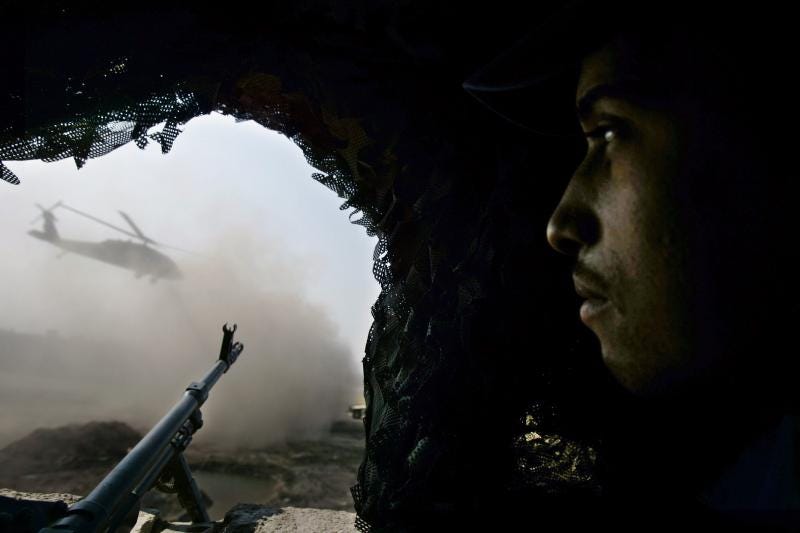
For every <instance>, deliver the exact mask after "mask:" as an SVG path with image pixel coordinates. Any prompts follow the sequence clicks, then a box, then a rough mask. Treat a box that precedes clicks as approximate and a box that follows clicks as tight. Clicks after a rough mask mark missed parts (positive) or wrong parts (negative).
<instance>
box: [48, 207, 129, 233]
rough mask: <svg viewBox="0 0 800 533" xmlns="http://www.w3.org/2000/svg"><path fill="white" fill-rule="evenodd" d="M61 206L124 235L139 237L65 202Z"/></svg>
mask: <svg viewBox="0 0 800 533" xmlns="http://www.w3.org/2000/svg"><path fill="white" fill-rule="evenodd" d="M61 207H63V208H64V209H66V210H68V211H72V212H73V213H75V214H77V215H81V216H82V217H86V218H88V219H89V220H93V221H95V222H97V223H98V224H102V225H103V226H106V227H109V228H111V229H115V230H117V231H119V232H120V233H124V234H125V235H128V236H130V237H136V238H137V239H138V238H140V237H139V236H138V235H136V234H135V233H131V232H130V231H128V230H126V229H124V228H120V227H119V226H115V225H114V224H111V223H110V222H106V221H105V220H101V219H99V218H97V217H95V216H92V215H90V214H89V213H84V212H83V211H80V210H78V209H75V208H74V207H70V206H68V205H66V204H61Z"/></svg>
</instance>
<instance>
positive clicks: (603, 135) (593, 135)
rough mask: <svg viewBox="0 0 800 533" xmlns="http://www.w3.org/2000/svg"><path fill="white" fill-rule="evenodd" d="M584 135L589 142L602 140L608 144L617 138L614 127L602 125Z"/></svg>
mask: <svg viewBox="0 0 800 533" xmlns="http://www.w3.org/2000/svg"><path fill="white" fill-rule="evenodd" d="M584 135H585V136H586V138H587V139H590V140H603V141H605V142H606V143H610V142H611V141H613V140H615V139H616V138H617V137H618V131H617V128H616V126H610V125H603V126H598V127H596V128H595V129H593V130H591V131H587V132H586V133H585V134H584Z"/></svg>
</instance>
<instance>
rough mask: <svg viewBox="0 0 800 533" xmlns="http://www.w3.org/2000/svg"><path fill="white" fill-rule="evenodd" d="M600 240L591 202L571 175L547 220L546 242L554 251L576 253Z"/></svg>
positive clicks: (598, 223)
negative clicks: (556, 205) (559, 199)
mask: <svg viewBox="0 0 800 533" xmlns="http://www.w3.org/2000/svg"><path fill="white" fill-rule="evenodd" d="M599 239H600V222H599V220H598V217H597V215H596V213H595V211H594V210H593V209H592V207H591V201H590V199H589V198H588V195H587V194H586V191H583V190H582V189H581V188H580V185H579V182H578V181H577V180H576V179H575V177H573V179H572V180H571V181H570V183H569V185H568V186H567V190H566V191H565V192H564V195H563V196H562V197H561V201H560V202H559V204H558V207H556V210H555V211H554V212H553V214H552V216H551V217H550V220H549V221H548V222H547V242H549V243H550V246H551V247H552V248H553V249H554V250H556V251H557V252H561V253H562V254H567V255H573V256H577V255H578V253H579V252H580V250H581V248H583V247H584V246H587V247H588V246H591V245H593V244H595V243H596V242H597V241H598V240H599Z"/></svg>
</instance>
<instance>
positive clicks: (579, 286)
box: [572, 276, 610, 325]
mask: <svg viewBox="0 0 800 533" xmlns="http://www.w3.org/2000/svg"><path fill="white" fill-rule="evenodd" d="M572 281H573V282H574V283H575V292H577V293H578V296H580V297H581V298H583V299H584V300H585V301H584V302H583V304H582V305H581V311H580V315H581V321H583V323H584V324H586V325H589V323H590V322H592V321H594V319H595V318H596V317H597V316H598V315H599V314H600V313H602V312H603V311H605V310H606V309H608V307H609V306H610V302H609V300H608V298H607V297H606V296H605V294H603V292H601V290H600V289H598V288H597V287H596V286H594V285H591V284H589V283H588V282H586V280H584V279H581V278H579V277H578V276H572Z"/></svg>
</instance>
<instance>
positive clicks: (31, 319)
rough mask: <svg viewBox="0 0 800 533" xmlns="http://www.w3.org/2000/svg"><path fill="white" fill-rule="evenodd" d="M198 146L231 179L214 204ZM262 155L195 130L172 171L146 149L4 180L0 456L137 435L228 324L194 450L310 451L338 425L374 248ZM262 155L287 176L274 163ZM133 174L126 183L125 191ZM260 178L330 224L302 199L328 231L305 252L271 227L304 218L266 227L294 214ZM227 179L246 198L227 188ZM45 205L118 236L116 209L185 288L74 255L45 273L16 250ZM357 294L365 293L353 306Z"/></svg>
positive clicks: (61, 220) (77, 227) (334, 207)
mask: <svg viewBox="0 0 800 533" xmlns="http://www.w3.org/2000/svg"><path fill="white" fill-rule="evenodd" d="M198 120H199V119H198ZM201 122H202V121H201ZM201 126H202V127H201ZM204 128H205V129H204ZM226 128H227V129H226ZM218 131H219V132H221V133H217V132H218ZM193 132H194V135H195V136H194V137H193V136H192V134H193ZM212 134H214V135H217V134H218V135H220V136H221V138H222V137H224V138H225V139H227V140H226V141H219V142H217V144H224V143H225V142H228V143H230V147H229V148H227V149H228V150H229V152H227V156H226V158H225V159H224V161H225V170H226V172H228V173H229V175H231V176H235V177H229V178H227V179H228V182H227V183H226V184H225V188H224V189H223V188H221V187H220V185H219V183H218V180H216V176H219V174H220V171H219V170H218V169H215V168H214V165H215V164H216V163H214V161H209V162H203V161H202V158H203V157H213V156H214V155H215V154H214V153H213V152H214V151H213V150H208V149H207V147H208V144H207V138H208V137H207V136H208V135H212ZM237 135H239V136H240V137H239V138H237ZM204 136H206V137H204ZM276 137H279V136H277V135H276V134H274V133H272V132H267V131H266V130H264V129H263V128H260V127H257V126H255V127H246V128H243V127H241V125H238V124H237V125H235V126H234V125H233V124H232V121H225V120H223V119H221V118H209V119H207V120H206V121H205V122H202V124H201V125H200V126H197V127H196V128H194V129H192V124H189V125H187V127H186V132H184V133H183V136H182V137H179V139H178V140H177V141H176V146H175V149H174V151H173V152H177V153H174V154H170V155H169V156H162V155H161V154H160V153H159V154H155V155H154V154H153V151H154V150H156V149H155V148H154V149H153V150H150V149H148V150H146V151H145V152H144V153H142V152H138V150H137V149H136V148H135V147H134V148H129V147H125V148H123V149H120V150H118V151H117V152H121V155H117V152H115V153H112V154H110V155H108V156H105V157H104V158H101V159H98V160H91V161H90V162H89V163H88V165H87V167H86V168H85V169H82V170H81V171H80V172H75V170H74V167H72V168H70V167H69V165H70V164H71V162H59V163H54V164H49V165H50V166H49V167H48V169H49V170H47V172H50V173H51V174H53V176H51V177H48V176H46V175H45V174H46V173H45V172H44V171H42V172H43V173H42V174H41V175H38V176H37V175H34V176H32V174H35V173H34V172H33V169H34V166H28V167H24V168H23V167H21V166H18V167H13V162H12V163H10V164H9V167H11V168H12V169H14V170H15V171H16V172H17V173H18V175H19V176H20V177H21V178H22V179H23V184H22V185H21V186H20V187H23V189H19V190H13V189H11V188H10V186H9V187H6V188H4V190H3V191H0V201H2V202H3V205H4V207H3V210H2V213H0V242H1V243H2V246H3V249H4V252H3V255H4V259H3V261H2V264H0V295H2V296H0V298H1V300H0V301H2V302H3V316H2V317H0V403H1V404H2V406H3V408H2V410H0V446H3V445H5V444H7V443H8V442H10V441H11V440H14V439H16V438H19V437H21V436H23V435H25V434H27V433H28V432H30V431H31V430H33V429H35V428H38V427H53V426H59V425H63V424H67V423H78V422H87V421H91V420H120V421H123V422H126V423H129V424H131V425H132V426H133V427H135V428H137V429H139V430H141V431H146V430H147V429H149V427H150V426H152V425H153V424H154V423H155V422H156V421H158V419H159V418H160V417H161V416H162V415H163V414H165V413H166V412H167V410H168V409H169V408H170V407H172V406H173V405H174V403H175V402H176V401H177V400H178V399H179V398H180V396H181V395H182V394H183V391H184V389H185V387H186V386H187V385H188V384H189V383H190V382H191V381H194V380H198V379H199V378H201V377H202V375H203V374H204V373H205V372H206V371H207V370H208V369H209V368H211V366H212V364H213V363H214V361H215V359H216V357H217V355H218V353H219V345H220V341H221V338H222V331H221V327H222V325H223V324H224V323H226V322H227V323H234V322H235V323H237V324H238V330H237V332H236V339H237V340H239V341H241V342H242V343H243V344H244V352H243V354H242V356H241V357H240V359H239V360H238V362H237V363H236V364H235V365H234V366H233V368H232V369H231V370H230V371H229V372H228V373H227V374H225V375H224V376H223V377H222V378H221V380H220V381H219V382H218V383H217V385H216V386H215V388H214V389H213V390H212V391H211V395H210V397H209V399H208V401H207V402H206V404H205V406H204V407H203V409H202V411H203V415H204V420H205V425H204V427H203V428H202V430H201V431H200V432H199V433H198V434H197V435H196V438H195V440H196V441H197V442H198V443H205V444H209V445H213V446H214V447H221V448H224V447H227V448H237V447H260V446H265V445H268V444H271V443H275V442H279V441H282V440H287V439H298V438H315V437H319V436H320V435H322V434H323V433H325V432H327V431H328V429H329V427H330V424H331V422H332V421H334V420H336V419H341V418H345V417H347V408H348V406H349V405H350V404H352V403H354V402H356V401H358V399H359V395H360V392H361V390H362V376H361V368H360V359H361V357H362V355H363V353H362V352H363V343H364V342H365V340H366V335H367V332H368V329H369V322H370V318H369V305H370V304H371V302H372V301H373V300H374V298H375V296H376V295H377V285H376V283H375V281H374V279H373V278H372V277H371V274H370V268H371V262H370V260H371V257H370V256H371V250H372V246H373V245H374V242H373V241H372V240H371V239H367V238H366V236H365V235H364V234H363V229H362V228H359V227H357V226H352V225H350V224H349V222H348V221H347V216H346V213H342V212H340V211H338V204H339V203H341V200H339V199H338V198H336V196H335V195H334V194H333V193H331V192H330V191H328V190H326V189H324V187H322V186H321V185H319V184H317V183H315V182H313V180H312V179H311V178H310V172H311V169H310V167H308V166H307V165H306V164H305V162H304V161H303V160H302V156H301V155H300V154H299V150H296V147H293V146H290V143H288V141H286V140H285V139H284V138H282V137H280V142H282V143H284V144H282V145H280V146H281V148H270V147H271V146H273V145H274V144H275V143H277V142H278V141H277V140H276V139H275V138H276ZM248 143H249V144H248ZM253 145H258V146H259V147H260V148H259V150H260V151H261V152H263V154H262V155H263V157H264V158H265V159H264V161H263V162H259V161H255V160H247V158H246V157H245V156H244V155H242V156H241V157H240V156H238V155H237V154H236V153H235V150H236V149H237V148H236V147H237V146H238V147H239V149H242V150H245V151H247V153H248V154H251V155H249V156H248V157H252V153H253V148H252V146H253ZM182 146H183V152H181V150H179V149H180V148H181V147H182ZM203 147H205V149H204V148H203ZM224 149H225V147H221V148H219V150H224ZM273 149H274V150H278V151H281V150H283V151H285V152H286V154H288V155H286V157H289V156H291V157H292V158H294V159H293V160H292V161H294V160H297V161H299V163H292V162H288V161H289V160H288V159H287V162H281V161H282V160H280V158H279V157H278V155H276V153H277V152H274V153H273V152H270V150H273ZM209 152H212V153H211V154H210V155H209ZM282 153H283V152H281V154H282ZM279 155H280V154H279ZM280 157H283V155H280ZM114 158H116V159H114ZM181 158H183V159H181ZM237 158H238V159H237ZM234 160H244V161H245V163H242V165H245V166H246V168H245V167H242V168H233V169H232V168H231V165H232V163H231V161H234ZM182 161H189V162H188V163H187V162H182ZM134 164H135V165H138V168H139V175H137V177H136V178H135V179H134V178H133V177H131V176H128V175H127V174H126V172H130V170H129V167H131V166H132V165H134ZM42 165H44V164H42ZM59 165H60V166H59ZM181 165H184V167H181ZM186 165H192V167H191V171H189V172H187V171H186V169H185V166H186ZM260 165H273V167H270V168H273V169H276V170H275V171H274V172H272V174H281V172H283V173H291V172H295V173H298V174H300V177H291V178H283V177H282V179H283V181H281V183H288V182H297V181H299V180H304V183H305V184H306V185H307V186H309V187H313V188H314V191H315V192H313V193H297V194H300V196H302V195H303V194H308V195H315V194H318V193H319V194H320V196H319V198H323V196H324V201H325V202H327V204H326V205H329V206H330V207H325V208H324V209H323V208H321V207H319V206H318V205H317V204H316V202H317V199H316V197H314V198H311V199H310V200H308V202H309V204H310V209H312V210H313V209H317V210H318V211H324V212H325V216H332V217H335V220H337V221H340V222H336V224H339V225H338V226H336V228H339V229H330V231H331V232H334V233H325V231H327V230H326V229H325V228H328V227H330V228H333V225H334V224H333V223H331V222H328V221H327V219H320V221H319V227H318V229H315V230H313V231H311V233H315V236H314V237H313V238H316V239H318V240H319V241H318V242H312V243H310V244H307V245H305V246H306V248H303V246H300V245H297V242H298V239H300V237H297V236H296V235H295V234H294V233H292V231H294V230H291V229H288V228H290V227H289V226H281V225H280V224H279V223H278V222H277V221H279V219H280V218H281V216H283V218H284V219H285V220H290V221H291V220H292V216H294V217H297V218H301V217H305V218H306V219H308V218H309V216H310V215H308V214H307V213H305V212H303V211H302V210H301V209H300V208H299V207H298V205H299V204H298V203H297V202H295V204H294V205H293V206H292V210H293V212H292V213H291V214H289V215H280V213H279V212H278V210H279V209H280V206H279V205H277V203H276V202H275V201H274V198H275V195H281V194H284V195H285V197H287V198H289V201H292V200H291V198H294V197H293V196H292V195H293V194H295V193H291V194H290V193H284V192H282V191H284V189H283V188H282V187H287V186H288V185H285V184H284V185H272V184H270V183H271V182H268V180H267V179H266V178H264V172H263V168H262V167H260ZM292 165H295V166H294V167H293V166H292ZM93 167H94V169H95V170H94V171H92V170H91V169H92V168H93ZM36 168H39V167H36ZM181 168H184V171H183V172H177V171H176V169H181ZM20 169H22V170H20ZM25 169H28V170H29V171H28V172H27V173H26V172H25ZM202 169H205V170H202ZM253 169H261V170H260V171H261V174H259V177H258V178H253V177H252V175H250V176H249V177H248V175H247V172H251V174H252V172H255V171H254V170H253ZM204 171H207V172H208V175H207V176H204V175H202V172H204ZM279 171H280V172H279ZM92 172H96V173H97V176H98V177H95V176H94V174H92ZM112 172H113V174H114V175H115V176H116V177H115V178H114V179H113V180H112V179H111V178H109V177H108V176H109V175H111V173H112ZM101 174H102V175H103V177H100V175H101ZM55 175H58V177H54V176H55ZM179 175H180V176H182V177H175V176H179ZM168 176H169V177H168ZM236 179H241V180H245V182H246V184H245V185H240V186H238V185H236V183H237V182H236V181H235V180H236ZM147 180H152V183H150V182H148V181H147ZM247 180H250V181H247ZM258 180H262V181H260V182H259V181H258ZM253 183H256V184H257V186H256V185H253ZM276 183H277V182H276ZM0 185H5V184H0ZM26 186H27V189H26V188H24V187H26ZM148 186H149V187H159V189H158V194H151V195H149V196H147V195H143V194H141V190H142V188H143V187H144V188H145V190H147V189H146V188H147V187H148ZM237 187H238V188H237ZM248 187H250V188H248ZM252 187H257V188H256V189H253V188H252ZM264 197H269V198H271V199H272V200H271V203H269V204H266V203H264V202H263V201H262V199H263V198H264ZM59 198H63V199H64V201H65V203H68V204H73V203H77V204H79V205H76V207H80V208H82V209H85V210H87V211H90V210H92V213H93V214H94V215H97V216H101V217H103V218H105V219H111V220H112V221H113V222H114V223H115V224H120V223H121V222H120V219H119V217H117V218H116V219H114V218H113V217H114V215H115V214H116V213H115V209H121V210H123V211H126V212H128V213H129V214H131V215H134V213H136V216H134V217H133V218H134V219H135V220H136V223H137V224H138V225H139V226H141V227H142V229H143V230H144V232H145V234H147V235H148V237H153V238H155V239H156V240H157V241H163V242H169V243H171V244H179V245H181V246H182V247H188V248H190V249H191V250H192V251H193V252H194V253H180V252H175V251H170V250H166V249H160V250H161V251H162V252H164V253H167V254H168V255H169V256H170V257H171V258H172V259H173V260H174V261H175V262H176V263H177V264H178V266H179V268H180V270H181V273H182V276H183V278H182V279H181V280H178V281H169V280H156V281H154V282H153V281H151V280H150V279H148V278H147V277H143V278H137V277H136V276H135V275H134V273H133V272H131V271H127V270H125V269H123V268H120V267H117V266H113V265H109V264H106V263H103V262H100V261H97V260H94V259H91V258H88V257H84V256H80V255H78V254H73V253H69V254H66V255H64V256H63V257H60V256H59V250H58V249H57V248H56V247H55V246H53V245H52V244H51V243H47V242H43V241H37V240H36V239H32V238H30V236H28V235H27V234H26V232H27V230H29V229H39V226H38V225H37V224H34V225H33V226H31V225H29V223H30V221H31V219H32V218H33V217H34V216H35V215H36V214H37V213H38V210H37V209H36V208H35V207H34V206H33V203H34V202H38V203H41V204H45V205H48V206H49V205H51V204H52V203H54V200H58V199H59ZM320 201H322V200H320ZM320 205H321V204H320ZM266 206H270V208H269V209H267V207H266ZM55 214H56V216H57V217H58V221H57V225H58V230H59V232H60V233H61V234H62V237H69V238H75V239H82V240H85V241H92V242H100V241H102V240H104V239H122V240H127V237H124V236H121V235H115V234H113V232H111V233H109V231H108V230H107V228H97V227H94V226H91V222H87V221H85V220H83V221H78V220H77V219H76V218H75V217H73V216H72V215H71V214H69V213H67V212H64V211H58V210H56V211H55ZM322 216H323V215H322V214H321V215H320V217H322ZM330 220H333V218H331V219H330ZM312 222H313V221H312ZM307 223H311V222H307ZM39 224H41V223H39ZM122 224H124V222H122ZM299 231H307V232H308V231H309V230H308V229H307V228H306V229H305V230H304V228H303V227H301V228H300V229H299ZM339 231H340V232H341V233H335V232H339ZM348 232H349V233H348ZM339 235H349V236H355V237H353V240H351V241H347V240H346V239H348V238H350V237H340V236H339ZM337 239H341V240H337ZM323 241H326V242H328V243H329V244H330V241H334V242H336V243H338V244H335V245H334V246H332V247H331V249H334V248H336V247H338V248H341V249H342V259H336V258H334V257H333V256H328V255H325V254H327V252H325V249H326V248H325V246H326V245H325V244H324V242H323ZM351 242H355V243H356V244H350V243H351ZM359 247H360V248H359ZM356 248H358V249H356ZM309 250H311V251H309ZM347 261H349V263H347V264H343V263H346V262H347ZM351 265H356V266H351ZM356 268H360V269H361V270H360V271H359V272H363V274H361V273H358V272H357V273H355V274H354V276H355V277H359V276H360V279H361V281H358V282H351V281H350V280H349V278H347V279H345V276H344V275H342V274H337V272H339V271H338V270H337V269H350V270H355V269H356ZM331 272H333V274H331ZM320 273H323V274H325V275H328V276H329V277H328V278H324V275H323V276H322V278H320V275H321V274H320ZM337 278H338V279H339V280H341V286H338V285H337V284H336V283H335V280H336V279H337ZM319 279H324V282H320V281H319ZM355 283H361V284H363V287H364V288H363V289H355V288H353V287H356V285H354V284H355ZM323 285H324V286H325V287H330V290H329V291H328V289H325V288H324V287H323V288H321V287H322V286H323ZM359 287H360V285H359ZM343 294H345V295H347V294H351V295H352V298H348V297H343V296H342V295H343ZM337 306H338V307H337ZM353 332H356V333H353ZM359 349H360V350H359Z"/></svg>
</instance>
